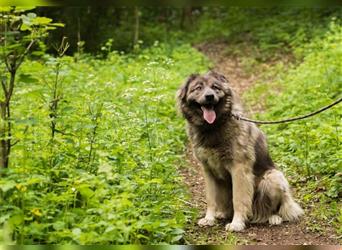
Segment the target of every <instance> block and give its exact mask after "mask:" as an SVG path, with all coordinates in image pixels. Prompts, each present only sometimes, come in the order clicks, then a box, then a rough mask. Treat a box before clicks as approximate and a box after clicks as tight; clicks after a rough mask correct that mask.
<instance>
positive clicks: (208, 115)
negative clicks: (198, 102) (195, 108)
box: [201, 106, 216, 124]
mask: <svg viewBox="0 0 342 250" xmlns="http://www.w3.org/2000/svg"><path fill="white" fill-rule="evenodd" d="M201 109H202V111H203V118H204V120H206V121H207V122H208V123H209V124H212V123H213V122H214V121H215V119H216V113H215V111H214V109H208V108H206V107H203V106H202V107H201Z"/></svg>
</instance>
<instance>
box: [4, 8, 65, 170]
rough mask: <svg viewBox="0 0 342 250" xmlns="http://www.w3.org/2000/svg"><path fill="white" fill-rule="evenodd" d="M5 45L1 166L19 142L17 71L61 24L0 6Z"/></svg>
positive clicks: (22, 10)
mask: <svg viewBox="0 0 342 250" xmlns="http://www.w3.org/2000/svg"><path fill="white" fill-rule="evenodd" d="M0 11H1V14H0V24H1V34H0V44H1V51H0V54H1V67H2V73H1V74H2V76H1V86H2V94H1V101H0V113H1V128H0V138H1V139H0V144H1V150H0V151H1V154H0V165H1V167H2V168H8V166H9V157H10V153H11V149H12V147H13V146H14V145H15V144H16V143H17V142H18V141H15V142H13V140H12V127H13V119H12V116H11V113H12V111H11V100H12V97H13V93H14V87H15V81H16V76H17V72H18V70H19V68H20V66H21V65H22V63H23V62H24V59H25V57H26V56H27V55H28V54H29V53H30V51H31V50H32V48H33V46H34V45H35V43H37V41H38V40H39V39H41V38H43V37H44V36H46V35H47V33H48V31H49V30H52V29H55V28H56V27H57V26H62V25H61V24H57V23H52V20H51V19H49V18H46V17H39V16H37V15H36V14H34V13H32V12H30V13H27V14H25V11H27V9H25V8H24V9H23V8H15V7H7V8H6V7H5V8H1V9H0Z"/></svg>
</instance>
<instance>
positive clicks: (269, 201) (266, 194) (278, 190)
mask: <svg viewBox="0 0 342 250" xmlns="http://www.w3.org/2000/svg"><path fill="white" fill-rule="evenodd" d="M256 194H257V195H256V196H255V197H254V202H253V220H254V222H265V221H267V220H268V222H269V223H270V224H271V225H279V224H281V222H282V221H294V220H297V219H298V218H299V217H300V216H301V215H302V214H303V210H302V209H301V208H300V206H299V205H298V204H297V203H296V202H295V201H294V200H293V198H292V195H291V191H290V187H289V184H288V182H287V180H286V178H285V177H284V175H283V173H282V172H281V171H279V170H276V169H272V170H269V171H267V172H266V173H265V174H264V176H263V177H262V180H261V181H260V183H259V185H258V187H257V191H256Z"/></svg>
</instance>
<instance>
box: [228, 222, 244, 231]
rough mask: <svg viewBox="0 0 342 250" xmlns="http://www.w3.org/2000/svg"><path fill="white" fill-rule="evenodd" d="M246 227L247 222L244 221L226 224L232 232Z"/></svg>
mask: <svg viewBox="0 0 342 250" xmlns="http://www.w3.org/2000/svg"><path fill="white" fill-rule="evenodd" d="M244 229H245V223H243V222H232V223H228V224H227V225H226V230H227V231H231V232H240V231H242V230H244Z"/></svg>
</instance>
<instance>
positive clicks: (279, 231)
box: [181, 42, 340, 245]
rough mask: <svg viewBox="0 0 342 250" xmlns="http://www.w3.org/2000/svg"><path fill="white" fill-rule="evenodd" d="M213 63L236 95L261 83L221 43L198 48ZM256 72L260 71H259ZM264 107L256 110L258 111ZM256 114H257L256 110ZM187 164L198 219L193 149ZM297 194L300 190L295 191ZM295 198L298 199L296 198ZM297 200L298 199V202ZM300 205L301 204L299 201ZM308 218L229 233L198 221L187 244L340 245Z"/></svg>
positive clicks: (198, 178)
mask: <svg viewBox="0 0 342 250" xmlns="http://www.w3.org/2000/svg"><path fill="white" fill-rule="evenodd" d="M196 48H197V49H198V50H199V51H201V52H202V53H204V54H205V55H206V56H207V57H208V58H209V59H210V60H211V61H212V62H213V63H214V65H215V66H214V69H215V70H217V71H219V72H221V73H223V74H224V75H225V76H227V77H228V79H229V81H230V83H231V84H232V85H233V88H234V89H235V91H236V92H237V93H238V94H240V95H242V94H243V93H244V92H245V91H246V90H248V89H249V88H250V87H251V86H252V85H253V84H254V83H255V82H256V80H257V79H258V77H259V73H255V74H253V73H249V74H247V73H246V72H245V71H244V69H243V66H242V65H241V61H239V59H238V58H237V57H232V56H229V55H227V54H226V53H225V51H226V48H227V45H226V44H224V43H222V42H217V43H209V44H201V45H197V46H196ZM256 72H257V71H256ZM259 72H260V71H259ZM259 108H261V107H257V108H256V110H259ZM253 111H255V110H253ZM186 160H187V163H188V164H187V165H188V166H189V167H188V168H182V169H181V175H182V176H183V179H184V182H185V184H186V186H187V187H188V188H189V191H190V193H191V195H192V201H191V206H192V207H193V208H195V209H197V210H199V211H200V213H201V214H199V216H198V218H197V219H199V218H201V217H202V216H204V214H205V208H206V201H205V187H204V179H203V175H202V170H201V167H200V165H199V164H198V162H197V161H196V160H195V159H194V158H193V156H192V152H191V148H190V147H187V150H186ZM293 191H294V193H296V191H297V190H293ZM295 197H296V195H295ZM297 200H298V199H297ZM299 203H301V202H300V201H299ZM301 205H302V207H303V208H304V210H305V216H304V218H302V219H301V221H300V222H297V223H287V222H285V223H282V224H281V225H278V226H270V225H268V224H252V225H247V228H246V229H245V230H244V231H243V232H239V233H230V232H227V231H225V229H224V225H225V223H226V222H224V221H219V222H218V223H217V225H215V226H214V227H206V228H200V227H199V226H197V224H196V223H197V220H196V221H193V222H191V223H189V224H188V226H187V230H186V233H185V242H186V243H187V244H215V245H218V244H256V245H338V244H339V238H340V237H338V236H337V235H336V233H335V231H334V229H333V228H329V225H327V224H325V223H324V222H320V221H319V220H317V219H316V218H314V215H313V214H312V213H311V210H310V207H309V206H308V207H305V206H304V205H303V204H302V203H301ZM312 223H320V225H319V228H320V230H319V232H314V231H312V230H310V228H311V227H310V225H312Z"/></svg>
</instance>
